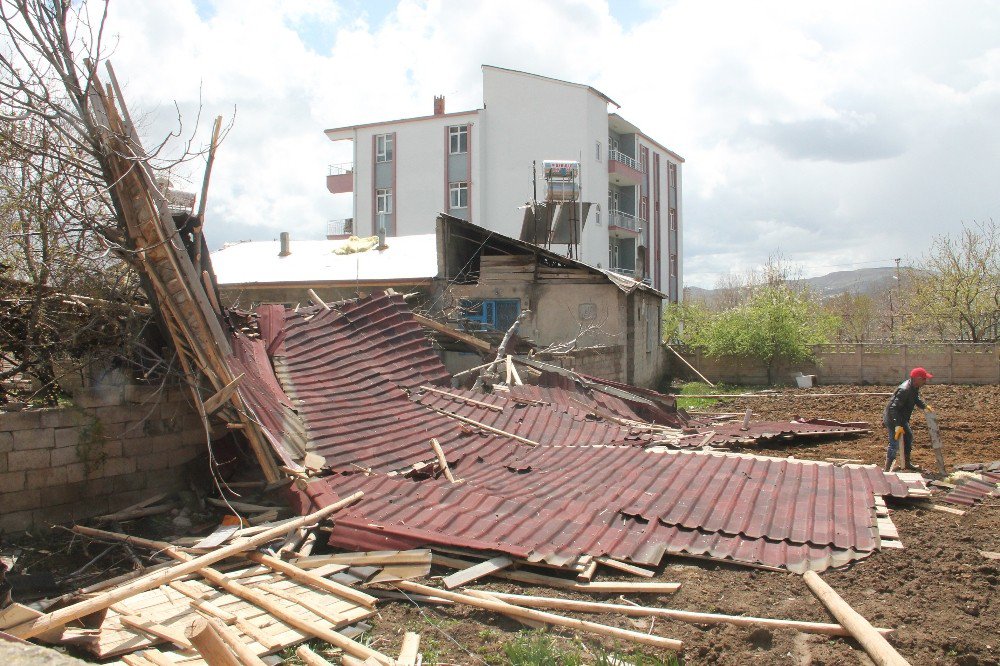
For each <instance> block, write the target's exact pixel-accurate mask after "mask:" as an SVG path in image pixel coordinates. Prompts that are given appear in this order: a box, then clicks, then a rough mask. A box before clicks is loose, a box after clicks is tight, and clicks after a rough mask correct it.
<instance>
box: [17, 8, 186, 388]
mask: <svg viewBox="0 0 1000 666" xmlns="http://www.w3.org/2000/svg"><path fill="white" fill-rule="evenodd" d="M107 9H108V7H107V3H106V2H100V1H98V2H87V1H86V0H84V1H80V0H0V21H2V23H3V28H2V32H0V35H2V37H0V120H2V126H0V127H2V129H0V160H2V163H0V188H2V194H3V208H2V211H0V213H2V215H0V224H2V229H0V263H2V264H5V265H6V267H7V270H6V271H3V272H2V276H3V278H4V280H5V292H8V293H9V294H10V295H11V297H10V298H8V299H7V300H6V301H5V303H6V306H7V307H6V309H5V310H4V313H3V315H4V316H5V317H6V319H5V322H4V323H5V328H4V330H5V333H6V335H5V336H3V338H2V339H0V354H4V355H5V356H6V357H7V358H6V359H5V361H6V362H5V363H4V367H3V368H0V380H2V379H3V378H4V375H5V374H6V375H11V374H14V373H15V372H17V371H19V370H20V371H23V370H25V369H26V368H27V366H31V367H32V369H33V372H35V374H36V379H39V380H41V381H42V383H43V384H50V385H51V384H52V383H53V382H54V381H55V380H56V379H57V378H56V377H55V376H54V374H53V373H54V370H52V364H51V360H52V356H53V353H54V352H55V351H56V350H59V351H67V350H72V349H74V348H75V343H76V342H81V343H82V341H83V340H84V339H85V338H86V337H87V336H86V335H84V334H85V333H86V332H87V331H97V330H100V331H102V333H103V334H104V336H105V337H106V338H110V339H111V340H116V341H117V340H118V338H115V336H114V335H109V333H111V332H112V330H113V331H115V332H116V334H120V335H125V334H126V331H128V333H127V336H132V335H134V333H135V330H134V328H133V326H132V324H131V323H130V324H128V325H127V326H124V327H121V326H119V324H122V323H123V320H122V317H125V318H126V319H128V318H130V317H132V315H134V312H135V311H134V310H130V312H131V313H132V314H123V313H122V312H120V311H117V310H115V308H114V307H112V308H111V309H110V310H108V311H107V312H104V311H102V310H101V308H95V307H94V306H95V304H97V303H102V302H103V303H105V304H113V303H119V302H122V301H124V302H132V300H133V299H134V296H135V289H136V285H141V286H142V287H143V288H145V291H146V293H147V298H148V300H149V301H150V302H151V303H154V304H155V294H154V292H153V290H152V289H151V288H149V285H148V284H146V283H145V277H144V275H143V273H141V272H136V271H133V270H131V269H130V267H133V268H134V267H136V266H138V262H139V261H140V258H139V256H138V255H137V253H136V252H135V247H134V246H133V244H132V241H131V240H130V236H129V234H128V233H127V229H126V223H125V216H124V214H123V212H122V207H121V202H119V201H118V200H117V199H116V196H115V194H114V190H113V189H112V188H110V187H109V184H110V183H113V182H115V181H114V179H113V178H112V177H111V175H110V174H111V171H110V169H109V160H110V159H111V158H112V157H116V158H122V157H125V158H126V159H130V160H133V164H134V168H136V169H139V168H145V167H144V165H143V164H141V163H140V161H139V159H138V158H133V156H123V155H111V154H109V153H108V151H109V150H111V149H110V148H109V147H108V146H109V144H108V142H107V141H103V140H102V133H106V132H107V128H106V127H104V126H103V125H102V122H103V117H104V116H103V112H102V107H100V106H99V105H100V101H99V99H98V96H97V94H96V93H97V92H99V91H98V89H97V88H96V86H99V85H100V84H99V82H98V79H97V76H96V72H97V69H98V67H99V66H102V65H103V64H105V62H106V58H107V54H108V43H107V42H108V39H107V35H106V34H105V25H106V20H107ZM108 69H109V75H110V76H111V78H112V81H114V73H113V71H111V70H110V66H109V67H108ZM179 134H180V132H179V131H178V132H177V133H176V134H171V135H170V136H168V137H166V139H164V141H163V142H162V143H160V144H159V145H158V146H157V147H156V149H155V150H153V151H151V152H152V154H153V155H154V156H159V155H160V154H161V153H162V152H165V147H166V142H167V141H168V140H169V139H171V138H176V137H177V136H179ZM189 147H190V142H189V141H188V142H186V143H185V144H184V145H183V146H182V147H181V151H180V152H181V157H180V158H179V159H175V160H166V159H162V160H160V161H159V162H158V163H157V164H156V165H155V166H157V167H159V168H162V169H170V168H173V167H175V166H176V165H177V164H178V163H179V162H181V161H185V160H188V159H191V158H193V157H195V156H197V155H198V153H192V152H191V151H190V150H189ZM65 294H71V295H73V296H74V297H75V298H76V300H75V301H72V302H74V303H76V304H77V305H74V306H73V307H71V308H69V310H67V307H66V306H67V303H66V302H64V301H65V300H66V299H65V298H61V296H60V295H65ZM81 299H90V300H89V305H81V304H82V303H83V302H84V301H83V300H81ZM81 308H83V309H86V310H87V312H88V313H89V314H90V315H96V314H100V315H101V316H92V317H91V319H90V320H88V323H87V324H86V325H81V320H80V315H81ZM105 315H107V316H105ZM111 322H115V325H111ZM67 327H68V328H67ZM139 328H142V326H141V325H139ZM94 341H95V342H96V340H94ZM70 342H73V343H74V344H69V343H70ZM112 346H116V345H115V344H114V343H112ZM129 346H130V347H131V348H132V349H136V348H139V347H137V346H136V345H134V344H131V345H129Z"/></svg>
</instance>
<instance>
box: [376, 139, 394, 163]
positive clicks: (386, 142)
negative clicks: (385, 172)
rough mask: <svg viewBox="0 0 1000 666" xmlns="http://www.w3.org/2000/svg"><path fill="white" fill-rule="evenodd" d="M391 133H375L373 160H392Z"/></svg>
mask: <svg viewBox="0 0 1000 666" xmlns="http://www.w3.org/2000/svg"><path fill="white" fill-rule="evenodd" d="M392 136H393V135H392V134H376V135H375V161H376V162H391V161H392Z"/></svg>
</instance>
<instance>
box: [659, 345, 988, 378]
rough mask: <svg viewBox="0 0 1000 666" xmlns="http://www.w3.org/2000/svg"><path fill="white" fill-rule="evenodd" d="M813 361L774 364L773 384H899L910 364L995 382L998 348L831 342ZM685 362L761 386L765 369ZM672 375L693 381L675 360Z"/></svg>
mask: <svg viewBox="0 0 1000 666" xmlns="http://www.w3.org/2000/svg"><path fill="white" fill-rule="evenodd" d="M815 353H816V358H817V362H816V363H798V364H788V363H778V364H776V366H775V370H774V372H773V377H774V381H775V383H777V384H792V383H793V379H792V377H793V375H794V374H795V373H797V372H801V373H802V374H806V375H816V376H817V378H818V381H819V382H820V383H821V384H865V383H867V384H888V385H892V384H898V383H899V382H901V381H903V380H904V379H906V376H907V373H908V372H909V371H910V369H911V368H913V367H915V366H923V367H925V368H927V369H928V370H930V372H931V373H933V375H934V381H935V382H936V383H943V384H996V383H1000V345H996V344H993V343H964V344H932V343H915V344H874V343H869V344H834V345H817V346H816V348H815ZM683 355H684V358H685V359H686V360H687V361H688V362H689V363H691V364H692V365H694V367H696V368H698V370H699V371H700V372H701V373H702V374H703V375H705V376H706V377H707V378H708V379H710V380H712V381H713V382H715V381H719V382H725V383H727V384H746V385H765V384H767V366H766V365H765V364H763V363H761V362H759V361H755V360H753V359H739V358H718V359H713V358H707V357H705V356H703V355H702V354H700V353H697V352H685V353H684V354H683ZM671 372H672V373H673V374H674V376H677V377H684V378H687V379H693V378H695V377H694V373H692V372H691V371H690V370H688V369H687V368H686V367H684V366H683V364H682V363H680V362H679V361H676V360H674V361H672V362H671Z"/></svg>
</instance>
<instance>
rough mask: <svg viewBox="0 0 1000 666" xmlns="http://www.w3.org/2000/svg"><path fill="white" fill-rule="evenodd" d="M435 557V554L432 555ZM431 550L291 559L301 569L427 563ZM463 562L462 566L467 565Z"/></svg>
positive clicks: (373, 552)
mask: <svg viewBox="0 0 1000 666" xmlns="http://www.w3.org/2000/svg"><path fill="white" fill-rule="evenodd" d="M434 559H437V555H434ZM431 561H432V559H431V551H429V550H427V549H426V548H417V549H414V550H373V551H371V552H367V553H334V554H333V555H311V556H310V557H300V558H299V559H297V560H293V563H294V564H295V565H296V566H298V567H300V568H302V569H315V568H317V567H322V566H325V565H327V564H349V565H352V566H378V565H380V564H429V563H430V562H431ZM469 564H470V562H465V563H464V564H463V567H465V566H469Z"/></svg>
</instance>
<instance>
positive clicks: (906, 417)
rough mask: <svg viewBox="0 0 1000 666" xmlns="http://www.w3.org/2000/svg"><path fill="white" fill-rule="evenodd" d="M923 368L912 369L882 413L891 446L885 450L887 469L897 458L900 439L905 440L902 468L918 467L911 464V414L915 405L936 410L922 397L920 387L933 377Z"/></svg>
mask: <svg viewBox="0 0 1000 666" xmlns="http://www.w3.org/2000/svg"><path fill="white" fill-rule="evenodd" d="M933 376H934V375H932V374H931V373H929V372H927V371H926V370H924V369H923V368H914V369H913V370H911V371H910V378H909V379H907V380H906V381H905V382H903V383H902V384H900V385H899V386H898V387H897V388H896V391H895V392H894V393H893V394H892V398H890V399H889V404H888V405H886V406H885V412H884V413H883V414H882V423H883V425H885V427H886V428H887V429H888V430H889V448H888V449H887V450H886V452H885V471H887V472H888V471H889V470H890V469H892V462H893V461H894V460H895V459H896V451H897V450H898V448H899V440H900V439H902V440H903V464H902V469H916V467H913V465H911V464H910V450H911V449H912V448H913V433H912V432H911V431H910V416H911V415H912V414H913V408H914V407H920V409H925V410H927V411H934V410H933V409H931V406H930V405H928V404H927V403H925V402H924V401H923V400H921V399H920V387H921V386H923V385H924V384H926V383H927V380H928V379H930V378H931V377H933Z"/></svg>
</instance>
